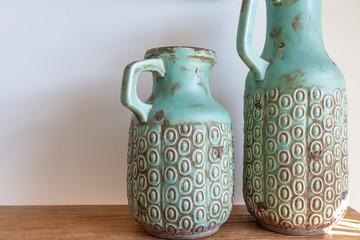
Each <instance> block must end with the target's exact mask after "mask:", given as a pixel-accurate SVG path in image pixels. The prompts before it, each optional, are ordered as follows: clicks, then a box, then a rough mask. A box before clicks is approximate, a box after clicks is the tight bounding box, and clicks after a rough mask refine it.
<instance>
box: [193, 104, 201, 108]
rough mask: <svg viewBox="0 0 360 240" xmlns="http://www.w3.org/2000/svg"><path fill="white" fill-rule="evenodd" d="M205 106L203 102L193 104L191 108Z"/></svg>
mask: <svg viewBox="0 0 360 240" xmlns="http://www.w3.org/2000/svg"><path fill="white" fill-rule="evenodd" d="M201 106H203V105H202V104H191V105H190V108H197V107H201Z"/></svg>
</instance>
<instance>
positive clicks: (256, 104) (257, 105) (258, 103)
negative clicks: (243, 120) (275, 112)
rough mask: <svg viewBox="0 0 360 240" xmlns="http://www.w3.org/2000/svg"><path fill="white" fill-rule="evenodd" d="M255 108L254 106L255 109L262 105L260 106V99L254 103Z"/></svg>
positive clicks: (260, 107)
mask: <svg viewBox="0 0 360 240" xmlns="http://www.w3.org/2000/svg"><path fill="white" fill-rule="evenodd" d="M255 108H256V109H262V106H261V103H260V101H258V102H256V103H255Z"/></svg>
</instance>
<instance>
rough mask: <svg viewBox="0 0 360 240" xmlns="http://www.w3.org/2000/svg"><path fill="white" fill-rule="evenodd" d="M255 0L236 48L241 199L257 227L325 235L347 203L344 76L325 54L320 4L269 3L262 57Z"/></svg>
mask: <svg viewBox="0 0 360 240" xmlns="http://www.w3.org/2000/svg"><path fill="white" fill-rule="evenodd" d="M257 2H258V0H243V6H242V10H241V14H240V23H239V32H238V41H237V44H238V45H237V47H238V52H239V55H240V57H241V58H242V59H243V61H244V62H245V63H246V64H247V65H248V67H249V68H250V70H251V71H250V72H249V74H248V76H247V78H246V86H245V96H244V98H245V100H244V102H245V105H244V118H245V125H244V137H245V140H244V186H243V192H244V198H245V202H246V205H247V208H248V210H249V212H250V213H251V214H253V215H254V216H255V217H256V218H257V220H258V222H259V224H260V225H262V226H264V227H266V228H268V229H271V230H274V231H277V232H282V233H288V234H294V235H316V234H321V233H324V232H327V231H329V230H330V229H331V228H332V226H333V225H334V224H335V223H336V222H337V221H339V220H340V219H341V218H342V217H343V215H344V213H345V211H346V208H347V206H348V157H347V155H348V151H347V138H348V135H347V98H346V91H345V82H344V77H343V75H342V73H341V71H340V70H339V68H338V67H337V66H336V65H335V64H334V63H333V62H332V60H331V59H330V58H329V56H328V55H327V53H326V50H325V47H324V44H323V39H322V32H321V4H322V1H321V0H266V5H267V31H266V42H265V48H264V50H263V53H262V55H261V57H259V56H257V55H256V53H255V51H254V49H253V48H252V34H253V33H252V32H253V26H254V18H255V11H256V6H257Z"/></svg>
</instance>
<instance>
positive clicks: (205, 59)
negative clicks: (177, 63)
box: [187, 55, 214, 62]
mask: <svg viewBox="0 0 360 240" xmlns="http://www.w3.org/2000/svg"><path fill="white" fill-rule="evenodd" d="M187 58H192V59H199V60H201V61H203V62H214V59H213V58H209V57H205V56H197V55H190V56H188V57H187Z"/></svg>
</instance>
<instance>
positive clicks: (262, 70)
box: [237, 0, 269, 80]
mask: <svg viewBox="0 0 360 240" xmlns="http://www.w3.org/2000/svg"><path fill="white" fill-rule="evenodd" d="M258 2H259V0H243V1H242V6H241V13H240V20H239V27H238V34H237V51H238V53H239V56H240V57H241V59H242V60H243V61H244V63H245V64H246V65H247V66H248V67H249V69H250V71H251V72H252V73H253V74H254V78H255V80H264V78H265V74H266V71H267V69H268V66H269V62H267V61H265V60H264V59H262V58H261V57H260V56H258V55H257V53H256V52H255V49H254V47H253V32H254V23H255V16H256V9H257V5H258Z"/></svg>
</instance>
